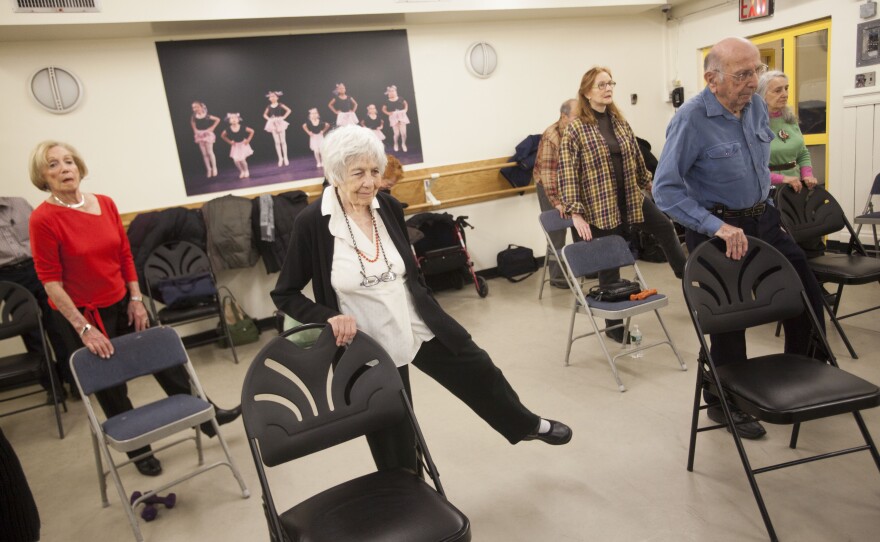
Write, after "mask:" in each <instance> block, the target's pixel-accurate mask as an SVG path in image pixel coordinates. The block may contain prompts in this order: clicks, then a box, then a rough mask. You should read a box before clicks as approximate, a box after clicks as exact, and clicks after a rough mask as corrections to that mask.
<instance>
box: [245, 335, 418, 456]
mask: <svg viewBox="0 0 880 542" xmlns="http://www.w3.org/2000/svg"><path fill="white" fill-rule="evenodd" d="M315 327H318V325H316V324H310V325H307V326H300V327H298V328H294V329H293V330H291V331H290V332H286V333H284V334H282V335H280V336H278V337H275V338H274V339H272V340H271V341H269V343H268V344H266V346H264V347H263V349H262V350H260V352H259V353H258V354H257V356H256V358H255V359H254V362H253V363H252V364H251V366H250V368H249V369H248V372H247V375H246V376H245V379H244V384H243V388H242V394H241V405H242V415H243V419H244V426H245V431H246V432H247V435H248V438H251V439H256V440H257V441H258V443H259V447H260V455H261V458H262V461H263V463H264V464H265V465H267V466H270V467H271V466H276V465H279V464H282V463H285V462H287V461H291V460H293V459H296V458H299V457H303V456H306V455H308V454H311V453H313V452H317V451H319V450H323V449H325V448H329V447H332V446H335V445H336V444H340V443H342V442H345V441H348V440H351V439H353V438H356V437H359V436H362V435H365V434H367V433H371V432H374V431H376V430H378V429H381V428H383V427H387V426H389V425H391V424H394V423H397V422H399V421H400V420H402V419H403V417H404V416H406V407H405V404H404V403H403V400H402V396H401V390H402V389H403V383H402V382H401V380H400V375H399V374H398V372H397V368H396V367H395V366H394V363H393V362H392V361H391V358H390V357H389V356H388V354H387V353H386V352H385V350H384V349H383V348H382V347H381V346H379V344H378V343H376V341H374V340H373V339H372V338H370V337H369V336H367V334H365V333H364V332H363V331H358V332H357V335H355V338H354V341H352V342H351V344H349V345H348V346H344V347H337V346H336V339H335V338H334V337H333V331H332V329H331V328H330V326H326V327H325V329H324V330H323V332H322V333H321V335H320V336H319V337H318V339H317V341H316V342H315V344H314V345H313V346H312V347H311V348H308V349H303V348H301V347H299V346H298V345H297V344H295V343H294V342H292V341H290V340H287V336H288V335H290V334H293V333H296V332H298V331H302V330H305V329H312V328H315Z"/></svg>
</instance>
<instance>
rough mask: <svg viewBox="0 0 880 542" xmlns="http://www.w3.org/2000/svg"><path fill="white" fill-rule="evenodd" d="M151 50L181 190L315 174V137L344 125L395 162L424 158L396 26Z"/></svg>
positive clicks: (319, 173)
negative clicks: (371, 139)
mask: <svg viewBox="0 0 880 542" xmlns="http://www.w3.org/2000/svg"><path fill="white" fill-rule="evenodd" d="M156 50H157V53H158V57H159V66H160V68H161V70H162V79H163V82H164V84H165V95H166V97H167V99H168V110H169V113H170V116H171V126H172V129H173V130H174V139H175V142H176V143H177V152H178V156H179V159H180V167H181V171H182V173H183V181H184V185H185V188H186V194H187V195H188V196H192V195H196V194H207V193H214V192H226V191H229V190H231V189H235V188H249V187H254V186H265V185H270V184H276V183H284V182H289V181H295V180H302V179H320V178H321V177H323V176H324V170H323V164H322V161H321V154H320V148H321V142H322V141H323V137H324V135H325V134H326V133H327V132H328V131H329V130H332V129H333V128H335V127H337V126H342V125H344V124H360V125H361V126H364V127H366V128H368V129H370V130H372V131H373V133H374V134H375V135H376V137H377V138H378V139H379V140H380V141H382V143H383V145H384V146H385V150H386V152H387V153H389V154H393V155H395V156H396V157H397V158H398V160H400V161H401V163H403V164H412V163H418V162H422V161H423V160H422V145H421V134H420V130H419V117H418V108H417V105H416V98H415V89H414V88H413V79H412V68H411V66H410V58H409V46H408V44H407V35H406V31H405V30H388V31H379V32H344V33H328V34H305V35H288V36H262V37H250V38H228V39H206V40H192V41H166V42H158V43H156ZM169 136H170V134H169Z"/></svg>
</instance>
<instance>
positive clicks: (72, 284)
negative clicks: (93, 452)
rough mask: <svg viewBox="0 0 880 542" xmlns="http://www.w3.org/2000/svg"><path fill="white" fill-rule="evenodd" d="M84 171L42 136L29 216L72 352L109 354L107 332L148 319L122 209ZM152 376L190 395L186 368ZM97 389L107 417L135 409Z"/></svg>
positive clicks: (147, 468)
mask: <svg viewBox="0 0 880 542" xmlns="http://www.w3.org/2000/svg"><path fill="white" fill-rule="evenodd" d="M87 174H88V168H87V167H86V164H85V162H84V161H83V159H82V157H81V156H80V155H79V153H77V151H76V149H74V148H73V147H72V146H70V145H68V144H66V143H62V142H58V141H44V142H42V143H40V144H39V145H37V147H36V148H35V149H34V151H33V153H32V154H31V159H30V178H31V182H32V183H33V184H34V186H36V187H37V188H39V189H40V190H42V191H44V192H49V194H50V196H49V197H48V198H47V199H46V201H44V202H43V203H41V204H40V205H39V206H38V207H37V208H36V209H35V210H34V212H33V214H32V215H31V220H30V234H31V251H32V252H33V257H34V267H35V268H36V271H37V276H38V277H39V279H40V282H42V283H43V286H44V287H45V289H46V293H47V294H48V296H49V304H50V306H51V307H52V309H54V310H53V314H52V318H53V320H54V323H55V325H56V326H57V327H58V331H59V332H60V334H61V335H62V337H63V339H64V341H65V343H66V345H67V347H68V350H69V351H70V352H73V351H74V350H76V349H78V348H80V347H82V346H85V347H86V348H88V349H89V351H90V352H92V353H93V354H96V355H98V356H101V357H102V358H109V357H110V356H112V355H113V344H112V343H111V342H110V338H112V337H116V336H118V335H123V334H125V333H130V332H132V331H141V330H143V329H146V328H147V327H149V326H150V321H149V316H148V315H147V310H146V308H145V307H144V302H143V296H142V295H141V291H140V287H139V286H138V279H137V274H136V272H135V268H134V259H133V258H132V255H131V248H130V247H129V245H128V237H127V236H126V234H125V230H124V229H123V227H122V220H121V219H120V217H119V211H117V210H116V205H115V204H114V203H113V200H111V199H110V198H108V197H107V196H102V195H99V194H86V193H83V192H81V191H80V183H81V182H82V177H83V176H85V175H87ZM155 376H156V380H158V381H159V384H160V385H161V386H162V388H163V389H164V390H165V392H166V393H167V394H168V395H173V394H178V393H180V394H189V393H191V391H190V386H189V378H188V377H187V375H186V371H185V370H184V369H183V368H182V367H175V368H172V369H167V370H165V371H162V372H161V373H157V374H156V375H155ZM95 395H96V397H97V399H98V402H99V403H100V404H101V408H102V409H103V410H104V413H105V414H106V415H107V417H108V418H110V417H112V416H115V415H117V414H120V413H122V412H125V411H127V410H131V408H132V404H131V401H130V400H129V398H128V390H127V388H126V386H125V385H124V384H123V385H121V386H118V387H116V388H112V389H109V390H104V391H102V392H98V393H96V394H95ZM240 413H241V410H240V409H235V410H232V411H227V410H222V409H217V421H218V422H219V423H221V424H222V423H227V422H230V421H232V420H234V419H235V418H236V417H238V415H239V414H240ZM202 430H203V431H205V432H206V433H207V434H208V435H209V436H213V427H212V426H211V425H210V424H203V426H202ZM149 451H150V449H149V447H146V448H142V449H140V450H135V451H133V452H129V457H136V456H138V455H142V454H144V453H148V452H149ZM135 464H136V466H137V468H138V471H140V472H141V474H145V475H148V476H156V475H158V474H160V473H161V472H162V466H161V465H160V463H159V460H158V459H156V458H155V457H153V456H152V455H148V456H146V457H143V458H141V459H139V460H138V461H136V462H135Z"/></svg>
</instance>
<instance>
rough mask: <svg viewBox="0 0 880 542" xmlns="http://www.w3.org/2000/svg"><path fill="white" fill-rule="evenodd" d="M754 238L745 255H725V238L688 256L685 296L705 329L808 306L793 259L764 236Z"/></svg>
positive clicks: (780, 316)
mask: <svg viewBox="0 0 880 542" xmlns="http://www.w3.org/2000/svg"><path fill="white" fill-rule="evenodd" d="M748 242H749V250H748V252H747V253H746V255H745V256H743V257H742V258H741V259H739V260H733V259H731V258H728V257H727V256H726V255H725V250H726V248H725V244H724V242H723V241H721V240H720V239H713V240H711V241H707V242H705V243H703V244H701V245H700V246H699V247H697V249H696V250H694V251H693V252H692V253H691V254H690V256H689V257H688V261H687V264H686V265H685V268H684V279H683V280H682V287H683V288H684V298H685V302H686V303H687V306H688V309H689V310H690V311H691V313H692V314H693V313H694V312H696V318H697V321H698V322H699V325H700V329H701V331H702V332H703V333H704V334H708V333H724V332H727V331H736V330H741V329H746V328H749V327H753V326H757V325H761V324H766V323H768V322H777V321H781V320H786V319H788V318H791V317H793V316H797V315H798V314H801V313H802V312H803V311H804V310H805V308H804V303H803V295H802V292H803V285H802V284H801V281H800V278H799V277H798V275H797V272H795V270H794V267H792V265H791V263H789V262H788V260H786V259H785V257H784V256H783V255H782V254H781V253H780V252H779V251H778V250H776V249H775V248H773V247H772V246H770V245H768V244H767V243H765V242H764V241H761V240H760V239H756V238H754V237H749V238H748Z"/></svg>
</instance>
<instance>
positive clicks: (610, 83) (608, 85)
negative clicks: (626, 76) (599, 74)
mask: <svg viewBox="0 0 880 542" xmlns="http://www.w3.org/2000/svg"><path fill="white" fill-rule="evenodd" d="M615 86H617V82H616V81H603V82H601V83H599V84H598V85H596V88H598V89H599V90H605V89H606V88H612V89H613V88H614V87H615Z"/></svg>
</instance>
